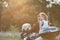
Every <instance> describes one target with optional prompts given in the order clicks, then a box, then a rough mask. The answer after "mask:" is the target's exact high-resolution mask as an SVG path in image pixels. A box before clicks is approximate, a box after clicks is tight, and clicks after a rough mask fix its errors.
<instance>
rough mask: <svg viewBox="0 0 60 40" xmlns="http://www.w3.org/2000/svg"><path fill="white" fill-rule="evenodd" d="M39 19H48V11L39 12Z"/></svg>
mask: <svg viewBox="0 0 60 40" xmlns="http://www.w3.org/2000/svg"><path fill="white" fill-rule="evenodd" d="M38 19H39V20H48V16H47V15H46V13H44V12H41V13H39V15H38Z"/></svg>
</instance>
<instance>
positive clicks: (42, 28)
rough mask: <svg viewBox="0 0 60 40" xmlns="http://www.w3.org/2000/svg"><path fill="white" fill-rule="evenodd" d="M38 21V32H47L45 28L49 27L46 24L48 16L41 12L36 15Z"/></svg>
mask: <svg viewBox="0 0 60 40" xmlns="http://www.w3.org/2000/svg"><path fill="white" fill-rule="evenodd" d="M38 22H39V28H40V29H39V33H40V34H41V33H44V32H48V31H47V30H46V29H47V28H48V27H49V25H48V16H47V15H46V14H45V13H44V12H41V13H40V14H39V16H38Z"/></svg>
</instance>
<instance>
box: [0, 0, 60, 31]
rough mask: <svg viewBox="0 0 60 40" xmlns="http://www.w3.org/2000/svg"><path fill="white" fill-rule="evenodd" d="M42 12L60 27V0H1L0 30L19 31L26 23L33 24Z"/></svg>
mask: <svg viewBox="0 0 60 40" xmlns="http://www.w3.org/2000/svg"><path fill="white" fill-rule="evenodd" d="M40 12H45V13H46V14H47V15H48V17H49V21H50V22H51V23H52V24H53V25H54V26H57V27H59V28H60V1H59V0H57V1H56V0H0V32H9V31H19V30H20V28H21V26H22V24H24V23H30V24H31V25H33V24H34V23H36V22H37V15H38V14H39V13H40Z"/></svg>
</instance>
